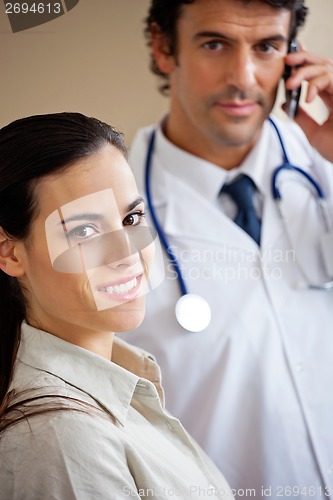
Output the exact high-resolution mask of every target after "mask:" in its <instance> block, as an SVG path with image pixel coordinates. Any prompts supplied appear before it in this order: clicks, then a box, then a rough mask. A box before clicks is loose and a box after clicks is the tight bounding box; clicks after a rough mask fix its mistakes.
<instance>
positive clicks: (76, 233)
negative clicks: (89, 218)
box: [68, 224, 98, 240]
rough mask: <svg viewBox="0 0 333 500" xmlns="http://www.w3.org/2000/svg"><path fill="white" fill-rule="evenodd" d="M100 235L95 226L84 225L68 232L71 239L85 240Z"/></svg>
mask: <svg viewBox="0 0 333 500" xmlns="http://www.w3.org/2000/svg"><path fill="white" fill-rule="evenodd" d="M97 233H98V230H97V228H96V227H95V226H92V225H90V224H88V225H87V224H82V225H81V226H78V227H75V228H74V229H71V230H70V231H69V232H68V236H69V237H70V238H74V239H79V240H85V239H88V238H91V237H92V236H94V235H95V234H97Z"/></svg>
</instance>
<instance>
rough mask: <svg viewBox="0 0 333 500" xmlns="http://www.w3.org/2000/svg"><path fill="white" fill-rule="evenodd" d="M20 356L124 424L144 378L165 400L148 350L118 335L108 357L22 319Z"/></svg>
mask: <svg viewBox="0 0 333 500" xmlns="http://www.w3.org/2000/svg"><path fill="white" fill-rule="evenodd" d="M17 358H18V359H19V360H20V361H21V362H22V363H24V364H26V365H29V366H31V367H33V368H36V369H38V370H43V371H45V372H47V373H50V374H52V375H54V376H55V377H58V378H60V379H61V380H63V381H65V382H66V383H68V384H70V385H71V386H74V387H76V388H78V389H80V390H82V391H83V392H85V393H86V394H89V395H90V396H91V397H92V398H93V399H95V400H97V401H98V402H99V403H100V404H101V405H102V406H103V407H105V408H106V409H107V410H108V411H109V412H110V413H111V414H112V415H113V416H114V417H115V418H116V419H117V420H118V421H119V422H120V424H121V425H125V421H126V417H127V412H128V408H129V406H130V404H131V401H132V398H133V395H134V393H135V391H136V388H137V385H138V384H139V383H140V382H142V381H143V379H145V380H144V382H145V383H146V381H147V379H148V380H149V381H151V382H152V383H153V384H154V385H155V387H153V386H152V385H151V384H147V383H146V384H145V385H146V386H148V390H149V389H150V391H151V393H154V395H155V396H157V394H156V391H157V393H158V394H159V395H160V397H161V399H162V404H164V401H163V391H162V389H161V384H160V382H161V377H160V370H159V367H158V365H157V364H156V363H155V362H154V360H153V359H152V357H150V356H149V355H148V354H147V353H146V352H145V351H143V350H141V349H139V348H137V347H134V346H130V345H129V344H127V343H126V342H124V341H122V340H121V339H119V338H118V337H117V336H115V338H114V343H113V352H112V360H111V361H108V360H107V359H105V358H102V357H101V356H98V355H97V354H94V353H92V352H90V351H88V350H86V349H83V348H82V347H78V346H76V345H74V344H71V343H69V342H66V341H65V340H62V339H60V338H59V337H56V336H55V335H51V334H50V333H46V332H43V331H41V330H38V329H37V328H34V327H32V326H30V325H28V324H27V323H25V322H23V324H22V328H21V342H20V347H19V350H18V354H17ZM149 386H150V387H149Z"/></svg>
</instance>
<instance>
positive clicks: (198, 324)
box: [145, 117, 333, 332]
mask: <svg viewBox="0 0 333 500" xmlns="http://www.w3.org/2000/svg"><path fill="white" fill-rule="evenodd" d="M269 121H270V123H271V125H272V126H273V127H274V129H275V131H276V134H277V137H278V140H279V143H280V145H281V149H282V154H283V163H282V165H281V166H279V167H277V168H276V169H275V170H274V172H273V175H272V196H273V199H274V201H275V202H276V204H277V207H278V210H279V214H280V216H281V220H282V223H283V226H284V229H285V231H286V234H287V237H288V240H289V244H290V246H291V248H293V243H292V238H291V235H290V232H289V230H288V225H287V222H286V217H285V215H284V211H283V205H282V196H281V192H280V189H279V186H278V178H279V176H280V174H281V172H282V171H283V170H289V171H293V172H296V173H298V174H300V175H302V177H304V178H305V180H306V181H307V182H308V183H309V185H310V187H311V191H312V192H313V193H314V195H315V198H316V202H317V203H318V206H319V209H320V213H321V217H322V219H323V221H324V226H325V230H326V233H329V232H330V223H329V216H328V210H327V204H326V200H325V195H324V192H323V190H322V188H321V187H320V185H319V184H318V182H317V181H316V180H315V179H314V178H313V177H312V176H311V175H310V174H309V173H308V172H306V171H305V170H303V169H301V168H300V167H296V166H294V165H292V164H291V163H290V161H289V158H288V155H287V152H286V148H285V145H284V142H283V139H282V137H281V134H280V131H279V129H278V127H277V125H276V123H275V122H274V121H273V119H272V118H271V117H270V118H269ZM155 136H156V130H153V132H152V134H151V136H150V139H149V144H148V150H147V155H146V164H145V190H146V198H147V204H148V209H149V212H150V216H151V219H152V222H153V224H154V226H155V229H156V231H157V234H158V236H159V238H160V241H161V243H162V246H163V248H164V250H165V251H166V253H167V255H168V258H169V259H170V262H171V264H172V266H173V269H174V271H175V272H176V274H177V278H178V283H179V287H180V291H181V297H180V298H179V299H178V301H177V303H176V307H175V314H176V318H177V321H178V323H179V324H180V325H181V326H182V327H183V328H184V329H185V330H188V331H190V332H199V331H202V330H204V329H205V328H207V326H208V325H209V323H210V320H211V309H210V306H209V304H208V302H207V301H206V300H205V299H204V298H203V297H201V296H200V295H197V294H193V293H189V292H188V289H187V286H186V284H185V281H184V278H183V275H182V271H181V269H180V266H179V263H178V261H177V258H176V256H175V254H174V252H173V251H172V249H171V246H170V245H169V242H168V240H167V237H166V235H165V233H164V231H163V229H162V227H161V224H160V223H159V220H158V218H157V215H156V212H155V209H154V207H153V203H152V197H151V186H150V181H151V168H152V156H153V151H154V145H155ZM326 233H325V234H326ZM332 258H333V257H332ZM296 264H297V266H298V268H299V270H300V273H301V275H302V277H303V279H304V281H305V283H306V284H307V287H308V288H310V289H315V290H333V281H326V282H323V283H313V282H312V281H311V280H309V279H308V277H307V275H306V272H305V271H304V269H303V267H302V265H301V263H300V261H299V259H297V260H296Z"/></svg>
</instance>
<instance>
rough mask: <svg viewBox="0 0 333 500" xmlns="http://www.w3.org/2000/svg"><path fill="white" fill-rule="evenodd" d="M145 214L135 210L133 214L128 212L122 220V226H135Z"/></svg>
mask: <svg viewBox="0 0 333 500" xmlns="http://www.w3.org/2000/svg"><path fill="white" fill-rule="evenodd" d="M145 215H146V214H145V213H143V212H135V213H133V214H129V215H127V216H126V217H125V219H124V220H123V225H124V226H137V225H138V224H140V222H142V220H143V218H144V217H145Z"/></svg>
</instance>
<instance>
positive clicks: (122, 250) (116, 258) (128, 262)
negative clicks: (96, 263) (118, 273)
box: [105, 229, 140, 270]
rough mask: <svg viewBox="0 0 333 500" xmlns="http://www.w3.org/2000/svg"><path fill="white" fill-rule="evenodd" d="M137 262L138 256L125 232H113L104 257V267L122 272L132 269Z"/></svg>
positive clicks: (122, 230)
mask: <svg viewBox="0 0 333 500" xmlns="http://www.w3.org/2000/svg"><path fill="white" fill-rule="evenodd" d="M139 260H140V254H139V252H138V250H137V249H136V248H135V247H134V246H133V245H132V243H131V241H130V238H129V236H128V234H127V232H126V230H124V229H121V230H118V231H114V232H113V233H112V241H111V244H110V248H109V249H108V251H107V255H106V262H105V263H106V265H107V266H108V267H110V268H112V269H115V270H123V269H126V268H128V267H133V266H134V265H135V264H136V263H137V262H138V261H139Z"/></svg>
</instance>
